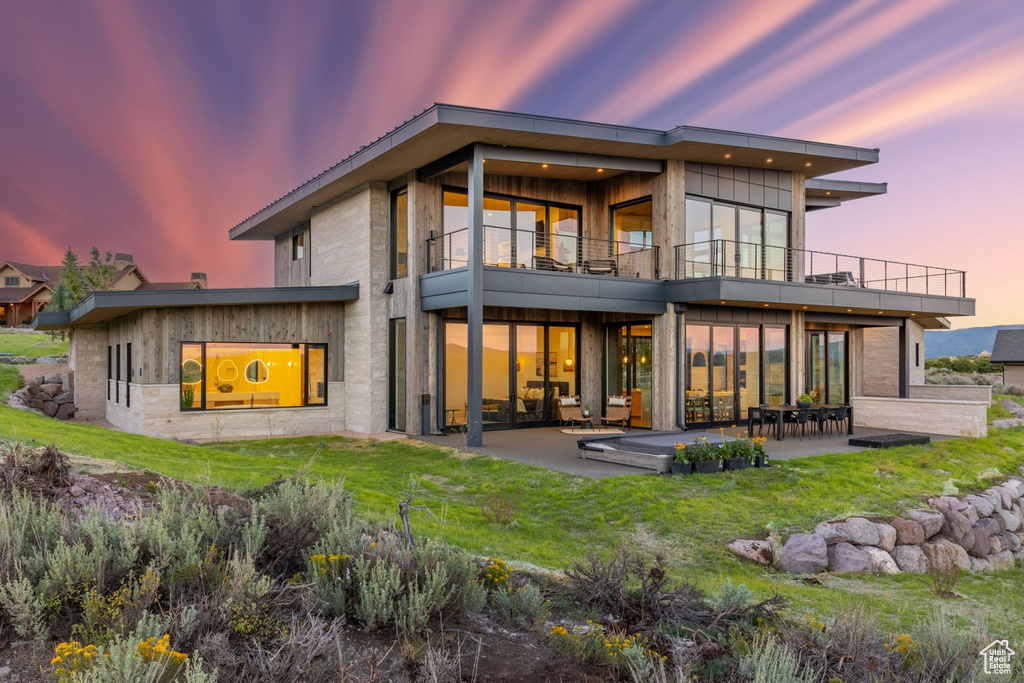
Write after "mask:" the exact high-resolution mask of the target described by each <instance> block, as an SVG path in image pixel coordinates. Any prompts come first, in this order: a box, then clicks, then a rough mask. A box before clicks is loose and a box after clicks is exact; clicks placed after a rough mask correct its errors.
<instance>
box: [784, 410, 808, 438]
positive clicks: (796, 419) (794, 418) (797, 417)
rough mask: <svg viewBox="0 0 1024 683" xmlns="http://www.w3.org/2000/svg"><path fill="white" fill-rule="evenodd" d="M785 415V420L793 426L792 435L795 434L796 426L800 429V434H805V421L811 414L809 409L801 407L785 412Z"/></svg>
mask: <svg viewBox="0 0 1024 683" xmlns="http://www.w3.org/2000/svg"><path fill="white" fill-rule="evenodd" d="M785 416H786V422H788V423H789V424H790V425H791V426H792V427H793V436H796V432H797V429H798V428H799V429H800V430H801V432H802V436H807V422H808V420H809V419H810V416H811V411H810V410H807V409H806V408H801V409H800V410H798V411H796V412H795V413H794V412H792V411H790V412H788V413H785ZM801 438H802V437H801Z"/></svg>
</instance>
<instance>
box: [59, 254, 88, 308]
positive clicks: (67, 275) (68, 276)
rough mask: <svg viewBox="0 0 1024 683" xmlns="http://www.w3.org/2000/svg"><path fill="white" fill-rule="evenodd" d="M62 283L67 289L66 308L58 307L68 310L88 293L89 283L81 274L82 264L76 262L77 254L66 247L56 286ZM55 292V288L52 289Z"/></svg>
mask: <svg viewBox="0 0 1024 683" xmlns="http://www.w3.org/2000/svg"><path fill="white" fill-rule="evenodd" d="M60 285H64V287H65V289H66V290H67V299H66V300H65V301H66V302H67V303H66V305H67V308H64V309H59V310H65V311H69V310H71V309H72V308H74V307H75V305H76V304H77V303H78V302H79V301H81V300H82V299H84V298H85V297H86V296H87V295H88V294H89V283H88V282H86V279H85V276H83V275H82V266H81V265H80V264H79V263H78V255H77V254H75V252H74V251H73V250H72V249H71V247H68V250H67V251H66V252H64V260H63V261H62V262H61V269H60V279H59V280H58V281H57V286H58V287H59V286H60ZM54 293H56V290H54Z"/></svg>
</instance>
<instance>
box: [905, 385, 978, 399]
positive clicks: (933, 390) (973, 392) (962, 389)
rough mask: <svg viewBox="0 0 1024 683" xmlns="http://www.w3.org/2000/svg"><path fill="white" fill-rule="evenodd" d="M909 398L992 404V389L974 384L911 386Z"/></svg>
mask: <svg viewBox="0 0 1024 683" xmlns="http://www.w3.org/2000/svg"><path fill="white" fill-rule="evenodd" d="M910 398H937V399H945V400H947V401H984V402H985V403H991V402H992V387H991V386H990V385H975V384H912V385H911V386H910Z"/></svg>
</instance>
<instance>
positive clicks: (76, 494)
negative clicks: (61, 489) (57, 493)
mask: <svg viewBox="0 0 1024 683" xmlns="http://www.w3.org/2000/svg"><path fill="white" fill-rule="evenodd" d="M68 495H70V496H71V497H72V498H80V497H82V496H84V495H85V489H83V488H82V487H81V486H79V485H78V484H74V485H72V486H71V488H69V489H68Z"/></svg>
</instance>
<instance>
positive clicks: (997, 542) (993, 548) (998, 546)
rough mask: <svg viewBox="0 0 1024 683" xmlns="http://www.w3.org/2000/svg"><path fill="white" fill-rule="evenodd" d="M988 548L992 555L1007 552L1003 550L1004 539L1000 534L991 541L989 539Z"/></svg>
mask: <svg viewBox="0 0 1024 683" xmlns="http://www.w3.org/2000/svg"><path fill="white" fill-rule="evenodd" d="M988 547H989V554H990V555H991V554H992V553H1001V552H1003V550H1005V549H1004V548H1003V538H1002V536H1000V535H999V534H996V535H995V536H990V537H989V539H988Z"/></svg>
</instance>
